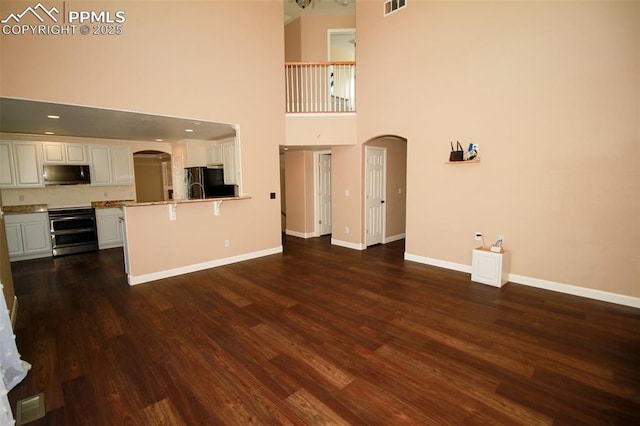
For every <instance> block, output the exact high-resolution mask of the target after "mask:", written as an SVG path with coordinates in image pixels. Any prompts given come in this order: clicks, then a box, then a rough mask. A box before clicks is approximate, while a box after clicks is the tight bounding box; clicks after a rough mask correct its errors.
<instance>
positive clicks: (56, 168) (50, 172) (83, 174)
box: [42, 164, 91, 185]
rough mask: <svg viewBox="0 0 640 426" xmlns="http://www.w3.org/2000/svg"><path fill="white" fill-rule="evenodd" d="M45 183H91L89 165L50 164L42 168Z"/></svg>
mask: <svg viewBox="0 0 640 426" xmlns="http://www.w3.org/2000/svg"><path fill="white" fill-rule="evenodd" d="M42 177H43V179H44V184H45V185H82V184H88V183H91V174H90V173H89V166H88V165H79V164H78V165H76V164H49V165H45V166H43V168H42Z"/></svg>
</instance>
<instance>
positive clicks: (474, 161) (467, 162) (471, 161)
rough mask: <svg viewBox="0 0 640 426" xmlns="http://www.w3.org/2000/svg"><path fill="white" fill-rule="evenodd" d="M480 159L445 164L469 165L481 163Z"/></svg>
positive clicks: (446, 162)
mask: <svg viewBox="0 0 640 426" xmlns="http://www.w3.org/2000/svg"><path fill="white" fill-rule="evenodd" d="M479 162H480V159H479V158H475V159H473V160H467V161H445V162H444V164H469V163H479Z"/></svg>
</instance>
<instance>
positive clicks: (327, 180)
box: [318, 154, 331, 235]
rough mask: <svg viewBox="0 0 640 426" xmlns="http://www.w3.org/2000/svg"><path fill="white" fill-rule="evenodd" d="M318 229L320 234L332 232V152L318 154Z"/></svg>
mask: <svg viewBox="0 0 640 426" xmlns="http://www.w3.org/2000/svg"><path fill="white" fill-rule="evenodd" d="M318 217H319V221H318V225H319V226H318V229H319V233H320V235H327V234H330V233H331V154H320V155H319V156H318Z"/></svg>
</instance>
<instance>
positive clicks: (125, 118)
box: [0, 98, 235, 142]
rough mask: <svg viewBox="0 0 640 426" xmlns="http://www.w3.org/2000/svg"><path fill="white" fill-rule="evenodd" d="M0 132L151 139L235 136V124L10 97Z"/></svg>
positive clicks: (0, 109) (0, 102)
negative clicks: (49, 116)
mask: <svg viewBox="0 0 640 426" xmlns="http://www.w3.org/2000/svg"><path fill="white" fill-rule="evenodd" d="M48 115H57V116H59V117H60V118H57V119H51V118H48V117H47V116H48ZM186 129H191V130H193V132H187V131H186ZM0 132H1V133H19V134H35V135H45V134H46V133H45V132H53V133H54V134H55V135H56V136H75V137H86V138H99V139H121V140H136V141H152V142H153V141H156V140H158V139H162V141H164V142H177V141H181V140H185V139H198V140H217V139H224V138H227V137H232V136H235V129H234V127H233V126H231V125H230V124H225V123H214V122H206V121H199V120H194V119H185V118H176V117H163V116H158V115H150V114H141V113H136V112H127V111H116V110H109V109H102V108H90V107H84V106H76V105H66V104H55V103H49V102H39V101H31V100H24V99H13V98H0Z"/></svg>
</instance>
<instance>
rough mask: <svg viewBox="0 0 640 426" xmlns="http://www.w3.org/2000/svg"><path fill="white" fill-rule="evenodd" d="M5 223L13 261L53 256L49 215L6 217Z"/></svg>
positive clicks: (35, 214)
mask: <svg viewBox="0 0 640 426" xmlns="http://www.w3.org/2000/svg"><path fill="white" fill-rule="evenodd" d="M4 222H5V230H6V233H7V245H8V248H9V259H10V260H11V261H14V260H26V259H36V258H39V257H51V256H52V251H51V231H50V229H49V216H48V215H47V213H30V214H16V215H6V216H5V218H4Z"/></svg>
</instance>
